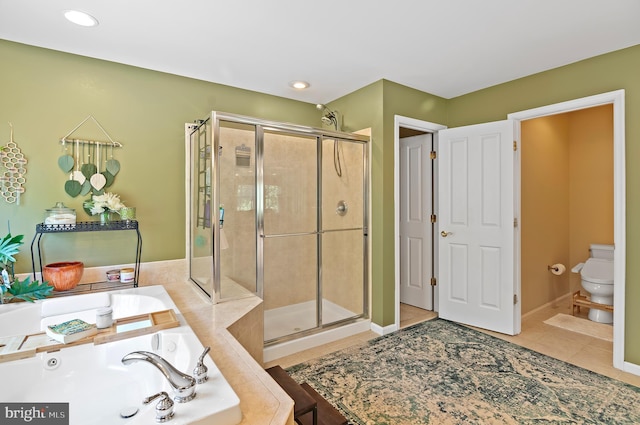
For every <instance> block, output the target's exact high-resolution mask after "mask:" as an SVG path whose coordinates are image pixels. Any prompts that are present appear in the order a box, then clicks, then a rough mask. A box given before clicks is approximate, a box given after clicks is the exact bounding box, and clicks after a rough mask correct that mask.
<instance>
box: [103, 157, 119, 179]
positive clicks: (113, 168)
mask: <svg viewBox="0 0 640 425" xmlns="http://www.w3.org/2000/svg"><path fill="white" fill-rule="evenodd" d="M106 168H107V171H108V172H110V173H111V175H112V176H115V175H116V174H118V171H120V162H119V161H118V160H117V159H113V158H111V159H110V160H108V161H107V164H106Z"/></svg>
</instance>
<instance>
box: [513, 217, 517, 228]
mask: <svg viewBox="0 0 640 425" xmlns="http://www.w3.org/2000/svg"><path fill="white" fill-rule="evenodd" d="M513 227H518V217H516V218H514V219H513Z"/></svg>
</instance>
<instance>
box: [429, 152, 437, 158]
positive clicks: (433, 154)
mask: <svg viewBox="0 0 640 425" xmlns="http://www.w3.org/2000/svg"><path fill="white" fill-rule="evenodd" d="M437 156H438V155H437V154H436V151H431V152H429V158H431V159H436V157H437Z"/></svg>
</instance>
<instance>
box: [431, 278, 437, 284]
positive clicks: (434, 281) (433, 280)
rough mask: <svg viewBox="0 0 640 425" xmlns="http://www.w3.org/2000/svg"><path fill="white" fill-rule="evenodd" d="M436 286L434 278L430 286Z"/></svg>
mask: <svg viewBox="0 0 640 425" xmlns="http://www.w3.org/2000/svg"><path fill="white" fill-rule="evenodd" d="M436 285H437V283H436V278H435V277H432V278H431V286H436Z"/></svg>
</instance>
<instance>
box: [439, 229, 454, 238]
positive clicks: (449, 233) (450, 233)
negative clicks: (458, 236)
mask: <svg viewBox="0 0 640 425" xmlns="http://www.w3.org/2000/svg"><path fill="white" fill-rule="evenodd" d="M449 235H453V232H445V231H444V230H443V231H442V232H440V236H442V237H443V238H446V237H447V236H449Z"/></svg>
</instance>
